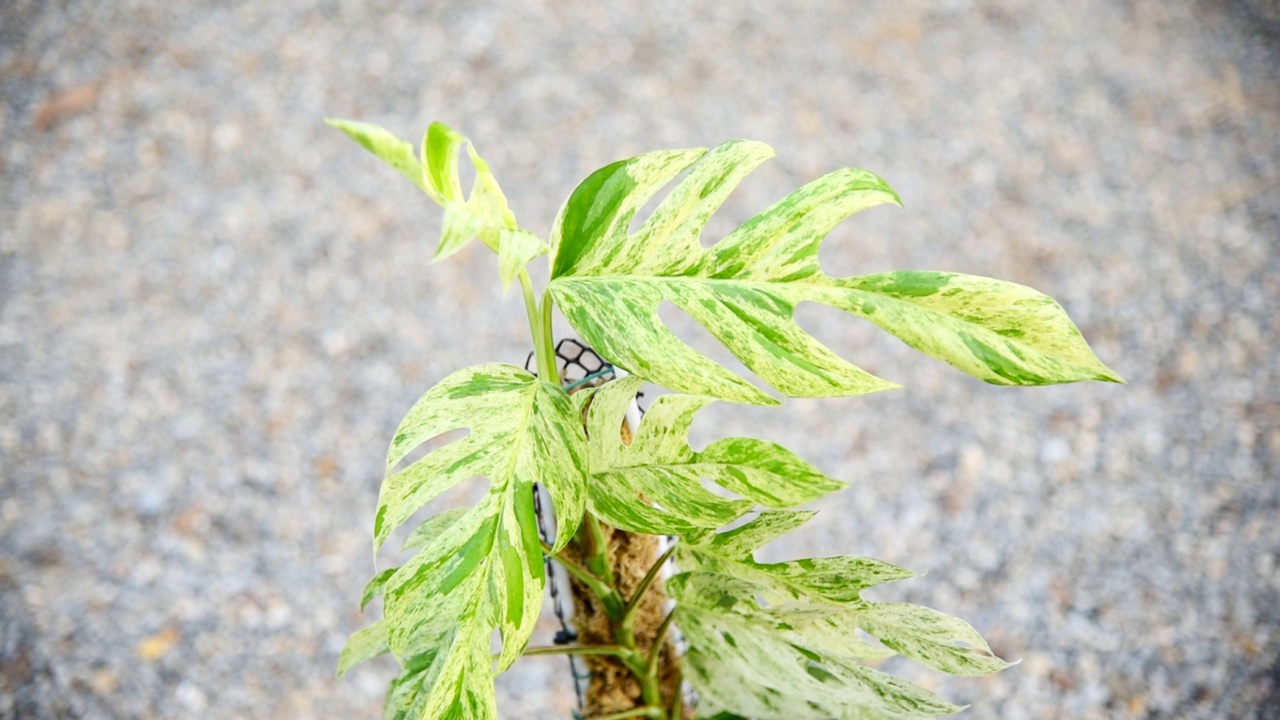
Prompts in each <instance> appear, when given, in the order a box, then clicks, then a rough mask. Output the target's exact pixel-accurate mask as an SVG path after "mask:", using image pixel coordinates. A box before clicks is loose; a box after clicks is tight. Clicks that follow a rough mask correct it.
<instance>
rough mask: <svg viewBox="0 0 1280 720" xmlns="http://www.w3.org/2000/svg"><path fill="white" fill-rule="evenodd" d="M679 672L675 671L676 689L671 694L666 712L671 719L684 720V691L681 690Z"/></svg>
mask: <svg viewBox="0 0 1280 720" xmlns="http://www.w3.org/2000/svg"><path fill="white" fill-rule="evenodd" d="M681 683H682V680H681V679H680V672H679V671H678V670H677V671H676V691H675V692H674V693H672V695H671V711H670V712H669V713H667V714H668V715H669V716H670V719H671V720H684V691H683V690H681V688H680V685H681Z"/></svg>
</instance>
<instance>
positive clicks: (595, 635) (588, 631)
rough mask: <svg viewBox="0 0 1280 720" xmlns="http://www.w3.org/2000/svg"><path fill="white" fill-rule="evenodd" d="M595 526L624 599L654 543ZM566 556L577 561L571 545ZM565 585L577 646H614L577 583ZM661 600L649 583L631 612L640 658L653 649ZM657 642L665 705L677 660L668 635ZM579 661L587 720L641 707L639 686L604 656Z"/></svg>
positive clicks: (603, 617) (674, 685)
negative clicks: (587, 678)
mask: <svg viewBox="0 0 1280 720" xmlns="http://www.w3.org/2000/svg"><path fill="white" fill-rule="evenodd" d="M601 527H602V529H603V530H604V535H605V537H606V538H607V539H608V542H609V565H610V567H611V568H612V569H613V574H614V578H615V579H616V581H617V588H618V592H619V593H620V594H621V595H622V597H624V598H630V597H631V596H632V594H633V593H634V592H635V590H636V588H637V587H638V586H639V584H640V581H641V579H642V578H644V576H645V573H647V572H648V570H649V568H650V567H652V566H653V563H654V562H655V561H657V559H658V555H659V551H658V538H657V537H656V536H653V535H644V534H640V533H631V532H626V531H624V530H617V529H614V528H611V527H609V526H608V525H602V526H601ZM566 554H568V555H569V557H570V558H572V559H574V560H580V559H581V558H580V555H579V551H578V548H577V547H574V546H571V549H569V550H568V551H566ZM570 585H571V587H572V590H573V601H574V624H575V625H576V626H577V629H578V641H579V642H580V643H582V644H583V645H612V644H614V642H615V640H614V634H613V627H612V626H611V625H610V622H609V616H608V614H607V613H606V612H605V610H604V608H603V607H602V606H601V605H600V603H599V601H598V599H597V598H596V597H595V595H594V594H593V593H592V592H591V591H590V590H589V589H588V588H587V587H585V586H584V585H582V584H581V583H579V582H578V581H576V580H573V579H571V580H570ZM666 600H667V596H666V594H665V593H664V592H663V591H662V586H661V583H660V582H654V583H653V584H652V585H650V586H649V589H648V590H647V591H645V594H644V598H643V599H642V600H641V601H640V607H639V608H638V609H637V610H636V619H635V634H636V644H637V647H638V648H639V650H640V652H642V653H648V652H649V649H650V648H651V647H652V646H653V642H654V638H655V635H656V634H657V632H658V629H659V626H660V625H662V620H663V618H664V617H665V613H664V609H665V606H666ZM662 642H663V647H662V651H661V656H660V660H659V668H660V669H659V681H660V683H661V687H662V698H663V702H664V704H666V705H667V706H669V704H670V702H671V698H672V697H673V693H674V692H676V691H677V689H678V687H679V683H680V666H679V656H677V655H676V652H675V645H674V644H673V643H672V642H671V639H670V636H667V637H665V638H663V639H662ZM585 660H586V663H587V668H588V669H590V671H591V682H590V684H589V685H588V687H587V695H586V703H585V707H584V712H585V716H586V717H587V718H592V717H598V716H600V715H608V714H610V713H616V712H622V711H624V710H630V709H632V708H636V707H642V706H643V705H644V700H643V698H642V697H641V693H640V683H639V682H638V681H636V679H635V677H634V676H632V674H631V672H630V671H629V670H627V668H626V667H625V666H623V664H622V663H620V662H619V661H617V660H616V659H614V658H609V657H587V658H585Z"/></svg>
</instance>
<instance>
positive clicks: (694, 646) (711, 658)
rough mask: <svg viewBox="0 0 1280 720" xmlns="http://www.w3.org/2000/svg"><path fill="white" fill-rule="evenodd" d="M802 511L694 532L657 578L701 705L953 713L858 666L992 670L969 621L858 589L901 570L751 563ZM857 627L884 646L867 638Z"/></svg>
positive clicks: (847, 561)
mask: <svg viewBox="0 0 1280 720" xmlns="http://www.w3.org/2000/svg"><path fill="white" fill-rule="evenodd" d="M809 516H810V515H809V514H808V513H794V512H765V513H761V514H760V515H759V516H758V517H757V518H755V519H753V520H752V521H751V522H749V523H746V524H745V525H742V526H741V527H739V528H736V529H734V530H730V531H726V532H722V533H711V532H701V533H695V534H693V535H691V536H690V537H688V538H686V542H685V543H684V544H683V545H682V546H681V547H680V549H679V551H678V552H677V555H676V558H677V562H678V563H679V564H680V567H681V568H682V569H684V570H686V571H685V572H683V573H681V574H679V575H677V576H675V577H674V578H672V579H671V580H669V581H668V582H667V591H668V592H669V593H670V594H671V596H672V597H674V598H675V599H676V600H677V605H676V610H675V613H676V623H677V625H678V626H679V627H680V629H681V632H683V633H684V635H685V637H686V639H687V640H688V643H689V650H688V654H687V656H686V662H687V663H688V664H689V668H690V672H689V673H688V675H687V677H688V678H689V680H690V682H691V683H692V684H693V685H694V687H695V689H697V690H698V692H699V693H700V694H701V695H703V696H704V697H705V698H707V699H709V701H710V702H709V707H712V708H715V709H719V710H725V711H731V712H732V713H735V714H739V715H741V716H744V717H750V718H753V719H754V720H774V719H776V720H783V719H788V720H790V719H791V718H795V719H796V720H805V719H808V718H812V719H813V720H818V719H819V718H833V717H834V718H862V717H888V718H921V717H936V716H937V715H941V714H948V713H951V712H955V711H957V710H959V709H960V708H958V707H956V706H954V705H951V704H950V703H947V702H945V701H943V700H941V699H939V698H937V697H936V696H934V695H933V694H932V693H929V692H928V691H926V690H924V689H923V688H920V687H917V686H915V685H912V684H911V683H908V682H906V681H904V680H901V679H899V678H895V677H893V676H891V675H887V674H885V673H883V672H880V671H878V670H874V669H872V668H868V667H866V666H864V665H862V664H861V662H860V661H865V660H876V659H881V658H884V657H888V656H890V655H893V654H894V652H895V651H896V652H900V653H902V654H903V655H905V656H907V657H910V658H912V659H913V660H915V661H917V662H919V663H921V664H923V665H926V666H928V667H931V668H934V669H937V670H941V671H943V672H947V673H951V674H957V675H984V674H989V673H992V672H997V671H999V670H1001V669H1003V668H1005V667H1007V666H1008V663H1006V662H1004V661H1003V660H1001V659H999V658H997V657H995V656H994V655H993V654H992V653H991V650H990V648H989V647H988V646H987V644H986V642H984V641H983V640H982V638H981V636H979V635H978V633H977V631H975V630H974V629H973V628H972V627H971V626H969V625H968V624H967V623H965V622H963V621H961V620H958V619H956V618H953V617H950V616H947V615H944V614H942V613H939V612H937V611H936V610H931V609H929V608H925V607H920V606H916V605H909V604H905V603H873V602H868V601H866V600H863V599H862V598H861V596H860V594H861V591H862V590H863V589H865V588H867V587H871V586H873V585H878V584H881V583H884V582H888V581H891V580H896V579H901V578H905V577H910V576H911V573H910V572H908V571H906V570H902V569H900V568H895V567H893V566H891V565H887V564H885V563H881V562H879V561H876V560H871V559H869V558H852V557H844V558H842V557H836V558H815V559H809V560H796V561H790V562H784V563H769V564H764V563H758V562H756V561H755V560H754V559H753V558H752V553H753V552H754V551H755V550H756V549H758V548H759V547H760V546H761V545H763V544H764V543H766V542H768V541H769V540H771V539H773V538H775V537H777V536H779V535H780V534H782V533H784V532H787V531H788V530H790V529H793V528H795V527H797V526H798V525H799V524H800V523H803V522H804V521H805V520H807V519H808V517H809ZM855 628H859V629H861V630H863V631H865V632H866V633H868V634H869V635H871V636H873V637H875V638H877V639H879V640H880V641H881V643H883V645H873V644H869V643H867V642H865V641H863V640H862V639H860V638H859V637H858V635H857V634H856V633H855V632H854V629H855Z"/></svg>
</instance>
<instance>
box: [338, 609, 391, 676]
mask: <svg viewBox="0 0 1280 720" xmlns="http://www.w3.org/2000/svg"><path fill="white" fill-rule="evenodd" d="M390 651H391V649H390V648H388V647H387V629H386V628H385V627H384V626H383V624H382V621H381V620H379V621H378V622H376V623H374V624H372V625H370V626H369V627H366V628H363V629H361V630H358V631H356V633H355V634H354V635H352V636H351V637H350V638H348V639H347V644H346V645H345V646H344V647H343V648H342V654H341V655H340V656H339V657H338V677H342V676H343V675H345V674H347V671H348V670H350V669H351V668H352V667H354V666H356V665H359V664H360V663H362V662H364V661H365V660H369V659H371V658H375V657H377V656H379V655H385V654H386V653H388V652H390Z"/></svg>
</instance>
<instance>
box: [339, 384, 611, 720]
mask: <svg viewBox="0 0 1280 720" xmlns="http://www.w3.org/2000/svg"><path fill="white" fill-rule="evenodd" d="M580 418H581V416H580V415H579V414H578V412H577V410H576V409H575V408H574V406H573V402H572V400H571V399H570V398H569V396H568V395H566V394H565V393H564V391H563V390H561V389H560V388H559V387H558V386H555V385H552V384H550V383H545V382H541V381H539V380H538V379H537V378H536V377H534V376H533V375H532V374H530V373H528V372H526V371H524V370H522V369H520V368H516V367H514V366H511V365H502V364H490V365H481V366H477V367H473V368H468V369H466V370H462V371H459V372H456V373H454V374H452V375H450V376H449V377H447V378H445V379H444V380H442V381H441V382H440V383H439V384H437V385H436V386H435V387H433V388H431V390H429V391H428V392H427V393H426V394H425V395H423V397H422V399H420V400H419V401H418V402H417V403H416V404H415V405H414V406H413V408H412V409H410V411H409V413H408V414H407V415H406V416H405V418H404V420H402V421H401V423H400V426H399V427H398V428H397V430H396V435H395V438H394V440H393V441H392V443H391V447H390V449H389V450H388V453H387V470H388V473H390V474H389V476H388V477H387V478H386V480H385V481H384V482H383V486H382V491H381V493H380V495H379V503H378V513H377V516H376V520H375V524H374V546H375V549H376V548H377V547H379V546H381V545H382V543H383V542H385V540H386V539H387V537H388V536H389V534H390V533H391V532H392V531H393V530H394V529H395V528H397V527H399V526H400V525H401V524H403V523H404V522H405V521H406V520H407V519H409V517H411V516H412V515H413V514H414V513H416V512H417V511H418V510H420V509H421V508H422V507H423V506H424V505H425V504H426V503H427V502H429V501H430V500H431V499H433V498H435V497H437V496H438V495H439V494H440V493H441V492H444V491H445V490H447V489H449V488H450V487H453V486H454V485H456V484H457V483H459V482H461V481H463V480H466V479H469V478H472V477H476V476H481V477H485V478H487V479H488V480H489V491H488V493H487V494H485V496H484V497H483V498H482V499H481V500H480V501H479V502H478V503H477V504H476V505H475V506H474V507H472V508H469V509H454V510H448V511H445V512H443V513H440V514H438V515H435V516H433V517H431V518H430V519H428V520H427V521H425V522H424V523H422V525H421V526H419V528H418V529H417V531H416V532H415V533H414V534H413V535H412V536H411V537H410V538H409V540H408V541H407V542H406V544H405V546H406V548H409V549H417V550H418V552H417V554H416V555H414V556H413V557H412V558H411V559H410V560H409V561H408V562H406V563H405V564H404V565H402V566H400V567H399V568H395V569H393V570H392V571H389V572H384V573H382V574H380V575H379V576H378V577H376V578H374V580H373V581H371V582H370V584H369V587H367V588H366V590H365V593H364V598H363V601H364V602H368V601H369V600H370V599H372V598H373V597H376V596H377V595H378V594H382V595H384V603H383V607H384V612H383V615H384V618H383V620H382V621H381V622H380V623H379V624H377V625H375V626H373V628H369V629H366V630H365V631H362V632H361V633H357V636H355V637H353V639H352V641H351V643H350V644H349V650H350V651H349V652H347V653H344V659H343V662H342V665H341V667H342V670H344V671H345V670H346V668H348V667H349V666H350V665H351V664H354V663H355V662H358V661H360V660H362V659H365V658H366V657H368V656H370V653H372V652H374V651H376V650H383V649H384V648H385V649H389V650H390V651H392V652H393V653H395V655H396V656H397V657H398V658H399V659H400V660H401V662H402V664H403V665H404V667H405V673H404V674H403V675H402V677H401V680H400V681H398V684H397V685H395V686H393V689H392V692H391V694H390V695H389V698H388V713H389V714H390V713H391V712H392V710H393V709H394V710H395V712H401V713H403V714H402V715H392V716H394V717H405V718H413V719H414V720H417V719H419V718H443V717H457V718H469V719H474V718H491V717H493V716H494V711H493V704H494V699H493V677H494V673H495V671H496V672H501V671H502V670H504V669H506V668H507V667H508V666H509V665H510V664H511V663H512V662H514V661H515V659H516V658H517V657H519V655H520V653H521V651H522V650H523V648H524V646H525V644H526V643H527V642H528V638H529V635H530V634H531V633H532V631H533V626H534V624H535V623H536V622H537V618H538V614H539V612H540V610H541V604H542V593H543V585H544V581H545V577H544V567H543V559H542V549H541V545H540V541H539V537H538V530H537V520H536V518H535V516H534V510H533V499H532V490H533V484H534V483H535V482H540V483H543V484H544V486H545V487H546V488H547V489H548V492H549V493H550V495H551V498H552V503H553V505H554V507H555V511H556V514H557V517H558V519H559V526H560V532H559V534H558V535H557V537H556V546H557V548H559V547H563V545H564V544H565V543H566V542H568V539H569V538H570V537H572V536H573V533H574V530H575V529H576V527H577V523H578V522H579V521H580V520H581V518H582V514H583V510H584V507H585V503H586V494H585V473H586V437H585V435H584V432H583V427H582V422H581V419H580ZM461 428H468V429H469V430H470V432H469V433H468V434H467V435H466V436H465V437H462V438H460V439H458V440H455V441H453V442H450V443H448V444H446V445H444V446H443V447H440V448H438V449H436V450H434V451H432V452H429V453H427V454H426V455H424V456H423V457H421V458H420V459H418V460H417V461H415V462H413V463H411V464H410V465H409V466H408V467H406V468H404V469H403V470H400V471H399V472H394V473H392V470H393V469H394V468H395V467H396V466H397V465H398V464H399V463H400V462H401V461H402V460H404V459H405V457H406V456H407V455H408V454H409V453H410V452H412V451H413V450H414V449H415V448H416V447H418V446H419V445H421V444H422V443H424V442H426V441H428V440H430V439H431V438H433V437H436V436H438V435H441V434H443V433H447V432H450V431H453V430H458V429H461ZM374 628H378V629H377V630H375V629H374ZM495 629H496V630H497V631H498V634H499V636H500V638H501V640H502V652H501V654H500V655H499V656H498V659H497V666H496V668H495V667H494V663H493V659H492V657H491V655H490V647H489V646H490V636H491V635H492V633H493V631H494V630H495ZM378 633H381V635H382V637H381V638H377V637H375V635H376V634H378ZM375 640H379V641H381V644H378V643H376V642H375Z"/></svg>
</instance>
